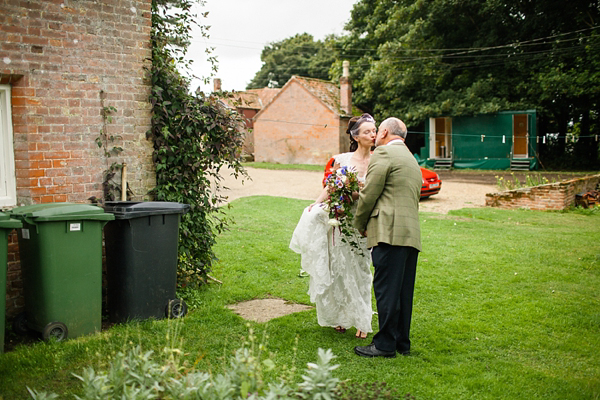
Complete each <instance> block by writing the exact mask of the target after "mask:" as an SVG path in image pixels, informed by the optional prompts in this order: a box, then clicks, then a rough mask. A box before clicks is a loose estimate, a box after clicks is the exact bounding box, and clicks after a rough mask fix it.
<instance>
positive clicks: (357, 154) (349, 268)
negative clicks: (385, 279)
mask: <svg viewBox="0 0 600 400" xmlns="http://www.w3.org/2000/svg"><path fill="white" fill-rule="evenodd" d="M346 133H348V134H349V135H350V152H348V153H343V154H338V155H336V156H334V157H333V159H334V161H333V162H332V161H331V160H330V162H329V163H327V167H326V175H327V174H328V172H329V171H330V169H331V167H332V165H333V168H332V171H331V172H335V170H336V169H337V168H340V167H344V166H346V167H348V168H353V169H354V170H355V171H356V172H357V176H358V179H359V181H361V182H362V183H364V181H365V176H366V174H367V167H368V166H369V160H370V158H371V147H372V146H373V144H374V143H375V135H376V133H377V129H376V128H375V120H374V119H373V117H371V116H370V115H369V114H363V115H362V116H360V117H353V118H351V119H350V121H349V122H348V129H347V130H346ZM327 196H328V193H327V187H325V188H324V189H323V191H322V192H321V194H320V195H319V197H318V198H317V200H316V201H315V202H314V203H313V204H311V205H310V206H308V207H306V208H305V209H304V212H303V213H302V216H301V217H300V221H299V222H298V225H297V226H296V229H295V230H294V233H293V235H292V240H291V242H290V248H291V249H292V250H293V251H295V252H296V253H299V254H300V255H301V257H302V262H301V263H302V270H304V271H306V272H307V273H308V274H309V275H310V282H309V288H308V294H309V295H310V301H311V302H313V303H315V304H316V307H317V320H318V323H319V325H321V326H328V327H334V328H335V330H336V331H338V332H340V333H344V332H346V329H348V328H350V327H355V328H356V337H358V338H360V339H365V338H366V337H367V333H369V332H372V331H373V330H372V329H371V318H372V315H373V311H372V308H371V285H372V279H373V277H372V275H371V257H370V252H369V251H368V249H367V240H366V238H363V237H362V236H361V235H360V234H359V233H358V231H357V232H356V238H357V239H358V241H359V246H360V248H361V250H362V251H357V249H354V248H352V247H351V246H350V244H348V243H347V242H344V241H342V240H341V233H340V232H339V230H337V229H336V230H335V232H334V229H335V228H333V227H332V226H330V225H329V223H328V221H329V213H328V212H327V211H325V210H324V208H323V205H324V204H323V202H324V201H325V200H326V199H327ZM355 210H356V205H354V206H353V209H352V211H353V212H354V211H355ZM351 229H354V228H351Z"/></svg>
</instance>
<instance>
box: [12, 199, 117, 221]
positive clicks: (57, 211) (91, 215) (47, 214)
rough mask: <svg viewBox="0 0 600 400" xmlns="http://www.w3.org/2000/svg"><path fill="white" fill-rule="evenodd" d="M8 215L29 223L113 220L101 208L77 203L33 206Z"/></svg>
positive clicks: (16, 210) (19, 208) (17, 208)
mask: <svg viewBox="0 0 600 400" xmlns="http://www.w3.org/2000/svg"><path fill="white" fill-rule="evenodd" d="M10 213H11V216H12V217H14V218H18V219H22V220H24V219H29V220H31V221H70V220H74V219H77V220H99V221H111V220H113V219H115V218H114V216H113V215H112V214H108V213H105V212H104V210H103V209H102V208H101V207H98V206H93V205H91V204H77V203H44V204H33V205H30V206H23V207H16V208H13V209H12V210H11V211H10Z"/></svg>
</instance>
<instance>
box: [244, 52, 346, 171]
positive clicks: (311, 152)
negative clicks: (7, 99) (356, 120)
mask: <svg viewBox="0 0 600 400" xmlns="http://www.w3.org/2000/svg"><path fill="white" fill-rule="evenodd" d="M348 76H349V74H348V64H347V62H344V76H342V77H341V78H340V87H339V88H338V87H337V86H336V85H334V84H332V83H331V82H327V81H323V80H320V79H312V78H303V77H299V76H292V77H291V78H290V80H289V81H288V82H287V83H286V84H285V85H284V86H283V88H281V90H280V91H279V93H278V94H277V95H276V96H275V97H274V98H273V99H272V100H271V102H270V103H269V104H267V105H266V106H265V107H264V108H262V109H261V110H260V112H258V114H257V115H256V116H255V117H254V157H255V160H256V161H259V162H275V163H282V164H321V165H324V164H325V163H326V162H327V160H329V158H330V157H331V156H332V155H334V154H339V153H343V152H346V151H348V149H349V146H350V142H349V140H350V139H349V137H348V135H347V134H346V128H347V126H348V120H349V119H350V117H352V87H351V85H350V79H349V77H348Z"/></svg>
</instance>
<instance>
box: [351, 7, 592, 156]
mask: <svg viewBox="0 0 600 400" xmlns="http://www.w3.org/2000/svg"><path fill="white" fill-rule="evenodd" d="M599 21H600V5H599V2H598V1H597V0H595V1H589V0H573V1H571V2H569V4H568V6H564V4H562V3H558V2H556V1H521V0H505V1H501V2H500V1H497V0H485V1H480V0H463V1H456V0H420V1H413V0H360V1H359V2H358V3H357V4H356V5H355V6H354V8H353V10H352V16H351V20H350V22H349V23H348V24H347V26H346V29H347V30H348V31H349V35H348V36H346V37H344V38H342V39H340V41H339V48H340V57H341V58H343V59H350V60H353V61H354V62H353V65H354V67H353V69H352V77H353V84H354V91H353V92H354V94H355V97H354V101H355V103H356V104H357V105H358V106H359V107H362V108H364V109H372V110H373V111H374V113H375V115H376V117H379V118H381V117H384V116H389V115H398V116H401V117H402V118H403V119H405V120H406V121H407V123H408V124H409V125H412V126H418V125H419V124H422V122H423V121H424V120H425V118H427V117H430V116H435V115H452V116H459V115H473V114H478V113H491V112H496V111H500V110H507V109H531V108H535V109H537V110H538V114H539V115H540V116H541V119H542V120H543V121H541V123H540V127H543V129H545V130H546V132H549V133H555V132H556V133H559V135H560V138H563V139H564V137H565V136H566V134H567V131H568V130H569V129H571V130H572V128H571V127H572V126H574V125H575V124H579V126H580V139H582V140H581V143H586V144H585V145H581V146H580V147H581V149H580V151H583V150H584V149H585V150H586V157H587V158H585V159H584V160H589V163H588V164H589V166H593V165H597V164H595V163H597V154H598V147H597V146H598V144H597V143H598V142H594V143H595V148H594V146H590V144H592V142H591V139H592V136H591V134H590V132H591V129H593V128H594V127H597V126H598V125H599V122H600V120H599V117H600V116H599V113H598V109H599V105H600V91H599V90H600V85H598V83H599V81H598V78H599V75H598V74H599V69H598V66H599V63H600V55H599V52H598V49H599V46H598V45H599V44H600V43H599V39H598V22H599ZM542 133H545V132H542ZM594 139H595V138H594ZM559 149H560V150H561V151H563V153H564V146H563V148H559ZM580 159H581V158H580Z"/></svg>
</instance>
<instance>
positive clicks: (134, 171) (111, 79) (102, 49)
mask: <svg viewBox="0 0 600 400" xmlns="http://www.w3.org/2000/svg"><path fill="white" fill-rule="evenodd" d="M150 29H151V1H150V0H106V1H97V0H77V1H47V0H29V1H14V0H0V83H2V84H10V85H11V94H12V95H11V103H12V122H13V145H14V156H15V172H16V183H17V185H16V186H17V204H16V205H17V206H20V205H27V204H39V203H46V202H65V201H66V202H76V203H85V202H88V199H89V198H90V197H92V196H94V197H97V198H102V197H103V190H102V182H103V180H104V178H103V173H104V171H105V170H106V169H107V168H108V167H109V166H110V164H111V163H113V162H116V163H127V176H128V178H129V179H128V181H129V188H130V190H131V191H132V192H133V198H134V199H136V200H143V199H147V198H148V190H149V189H151V188H153V187H154V186H155V184H156V180H155V179H156V178H155V175H156V174H155V169H154V164H153V162H152V143H151V142H150V141H148V140H146V136H145V134H146V131H147V130H148V129H149V128H150V126H151V106H150V103H149V101H148V97H149V94H150V87H151V86H150V85H151V83H150V80H149V79H148V76H147V71H146V70H145V68H146V67H149V66H150V59H151V56H152V49H151V42H150ZM103 105H104V106H112V107H115V108H116V112H115V113H114V114H113V115H112V122H111V123H108V124H106V129H107V133H108V134H109V135H114V136H116V137H118V139H117V140H116V141H115V142H114V145H116V146H120V147H122V148H123V149H124V151H123V153H121V154H119V155H118V156H116V157H111V158H107V157H105V155H104V151H103V149H101V148H99V147H98V145H97V144H96V138H98V136H99V134H100V131H101V129H103V126H104V123H103V118H102V107H103ZM111 147H112V145H111ZM116 178H117V181H119V180H120V179H119V176H117V177H116ZM9 248H10V251H11V253H10V254H9V263H8V276H7V280H8V286H7V314H8V315H9V316H10V315H13V314H14V313H15V312H17V311H19V310H20V309H21V308H22V305H23V303H22V298H21V292H22V290H21V286H22V285H21V282H20V265H19V262H18V259H17V254H16V253H15V251H16V244H15V243H14V237H13V238H11V239H10V240H9Z"/></svg>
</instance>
